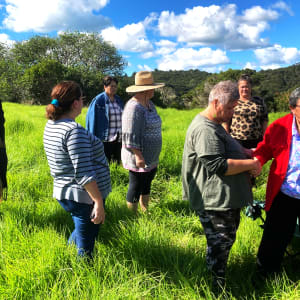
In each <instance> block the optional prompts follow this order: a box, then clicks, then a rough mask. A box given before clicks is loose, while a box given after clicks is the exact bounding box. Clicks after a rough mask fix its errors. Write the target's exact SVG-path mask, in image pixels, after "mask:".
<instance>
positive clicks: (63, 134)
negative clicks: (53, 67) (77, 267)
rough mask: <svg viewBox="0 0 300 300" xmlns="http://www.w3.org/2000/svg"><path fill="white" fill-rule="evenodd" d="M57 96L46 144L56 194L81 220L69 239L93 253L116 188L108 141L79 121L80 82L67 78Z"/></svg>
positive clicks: (54, 93) (82, 250)
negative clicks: (106, 149)
mask: <svg viewBox="0 0 300 300" xmlns="http://www.w3.org/2000/svg"><path fill="white" fill-rule="evenodd" d="M51 98H52V102H51V104H49V105H48V106H47V108H46V117H47V119H48V122H47V124H46V127H45V131H44V149H45V152H46V156H47V159H48V164H49V167H50V172H51V175H52V177H53V179H54V187H53V197H54V198H56V199H57V200H58V202H59V204H60V205H61V206H62V207H63V208H64V209H65V210H66V211H67V212H69V213H70V214H71V216H72V219H73V222H74V225H75V229H74V231H73V232H72V234H71V236H70V238H69V241H68V243H75V245H76V246H77V248H78V255H79V256H84V255H87V256H88V257H91V256H92V251H93V248H94V244H95V239H96V237H97V235H98V231H99V227H100V224H103V223H104V220H105V211H104V200H105V198H106V197H107V196H108V194H109V193H110V191H111V183H110V173H109V167H108V163H107V160H106V157H105V154H104V150H103V144H102V142H101V141H100V140H99V139H98V138H96V137H95V136H93V135H92V134H91V133H89V132H88V131H87V130H85V129H84V128H83V127H82V126H81V125H79V124H78V123H76V122H75V118H76V117H77V116H78V115H80V113H81V110H82V107H83V97H82V91H81V88H80V87H79V85H78V84H77V83H75V82H73V81H63V82H61V83H59V84H57V85H56V86H55V87H54V88H53V90H52V93H51Z"/></svg>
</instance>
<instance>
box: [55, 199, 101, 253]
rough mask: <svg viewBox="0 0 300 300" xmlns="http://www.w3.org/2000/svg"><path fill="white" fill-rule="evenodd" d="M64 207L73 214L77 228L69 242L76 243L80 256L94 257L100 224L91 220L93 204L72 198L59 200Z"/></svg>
mask: <svg viewBox="0 0 300 300" xmlns="http://www.w3.org/2000/svg"><path fill="white" fill-rule="evenodd" d="M58 203H59V204H60V205H61V206H62V207H63V209H64V210H65V211H67V212H69V213H70V214H71V216H72V219H73V222H74V225H75V229H74V231H73V232H72V233H71V235H70V238H69V240H68V244H71V243H74V244H75V245H76V247H77V249H78V256H85V255H87V256H88V257H90V258H91V257H92V252H93V249H94V245H95V240H96V238H97V235H98V232H99V228H100V224H94V223H93V222H92V221H91V213H92V210H93V207H94V206H93V205H91V204H85V203H78V202H75V201H72V200H58Z"/></svg>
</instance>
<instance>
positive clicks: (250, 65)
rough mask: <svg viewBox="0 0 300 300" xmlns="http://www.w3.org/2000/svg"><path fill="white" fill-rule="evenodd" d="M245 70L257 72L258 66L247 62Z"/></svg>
mask: <svg viewBox="0 0 300 300" xmlns="http://www.w3.org/2000/svg"><path fill="white" fill-rule="evenodd" d="M243 69H250V70H256V69H257V66H256V64H254V63H252V62H249V61H248V62H247V63H246V64H245V66H244V68H243Z"/></svg>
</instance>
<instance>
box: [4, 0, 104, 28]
mask: <svg viewBox="0 0 300 300" xmlns="http://www.w3.org/2000/svg"><path fill="white" fill-rule="evenodd" d="M108 2H109V0H55V1H54V0H44V1H42V0H26V1H24V0H6V6H5V9H6V18H5V19H4V20H3V26H4V27H6V28H8V29H11V30H13V31H16V32H25V31H35V32H43V33H44V32H49V31H59V30H86V31H90V30H99V29H102V28H104V27H105V26H108V25H109V24H110V20H109V19H108V18H106V17H103V16H101V15H99V14H95V13H94V12H95V11H97V12H98V11H99V10H101V9H102V8H103V7H104V6H106V5H107V4H108Z"/></svg>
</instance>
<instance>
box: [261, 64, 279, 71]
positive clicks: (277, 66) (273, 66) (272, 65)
mask: <svg viewBox="0 0 300 300" xmlns="http://www.w3.org/2000/svg"><path fill="white" fill-rule="evenodd" d="M260 67H261V69H263V70H274V69H279V68H281V67H282V66H281V65H279V64H271V65H262V66H260Z"/></svg>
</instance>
